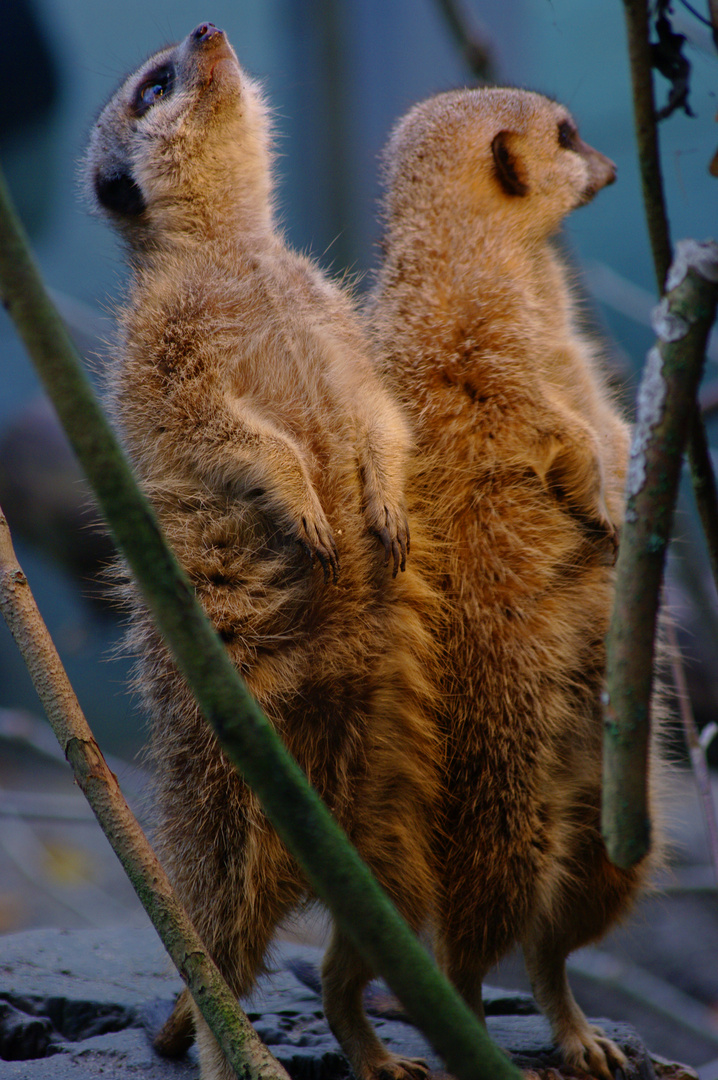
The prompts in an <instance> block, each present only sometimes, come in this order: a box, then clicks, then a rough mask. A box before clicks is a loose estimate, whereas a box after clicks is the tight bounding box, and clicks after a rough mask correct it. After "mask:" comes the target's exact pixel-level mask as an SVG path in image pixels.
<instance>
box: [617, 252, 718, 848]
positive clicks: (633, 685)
mask: <svg viewBox="0 0 718 1080" xmlns="http://www.w3.org/2000/svg"><path fill="white" fill-rule="evenodd" d="M676 252H677V253H676V259H675V261H674V263H673V265H672V267H671V269H670V271H669V274H668V278H667V280H666V290H667V291H666V296H665V297H664V299H663V301H662V302H661V305H660V307H659V308H658V309H657V312H656V315H655V317H654V329H655V331H656V334H657V336H658V344H657V345H656V346H654V348H653V349H651V351H650V353H649V354H648V359H647V362H646V367H645V371H644V374H643V378H642V380H641V385H640V388H639V392H638V417H637V421H636V428H635V432H634V436H633V444H632V446H631V458H630V465H629V472H628V482H627V491H626V493H627V506H626V522H625V525H624V528H623V533H622V536H621V545H620V550H619V556H618V565H617V568H616V599H615V603H614V609H613V616H612V620H611V627H610V630H609V635H608V639H607V672H606V679H607V689H606V700H605V707H606V712H605V725H606V730H605V739H604V777H603V782H604V801H603V821H602V828H603V835H604V838H605V840H606V845H607V848H608V854H609V857H610V858H611V860H612V861H613V862H614V863H616V865H618V866H623V867H630V866H633V865H634V864H635V863H637V862H638V861H639V859H641V858H642V856H643V855H644V854H645V853H646V851H647V850H648V845H649V842H650V837H649V828H650V826H649V822H648V808H647V776H646V761H647V752H648V740H649V737H650V724H649V713H650V698H651V686H652V672H653V649H654V637H655V631H656V617H657V613H658V602H659V595H660V587H661V579H662V575H663V564H664V560H665V554H666V547H667V545H668V541H669V539H670V535H671V526H672V522H673V508H674V505H675V499H676V492H677V488H678V478H679V473H680V467H681V460H682V456H683V449H684V446H685V442H686V438H687V435H688V429H689V425H690V422H691V417H692V415H693V410H694V406H695V401H696V394H697V390H698V384H699V381H700V377H701V373H702V370H703V359H704V355H705V346H706V340H707V338H708V333H709V331H710V328H711V325H712V323H713V320H714V318H715V312H716V303H717V302H718V245H716V244H715V243H713V242H712V241H711V242H708V243H705V244H697V243H695V242H694V241H691V240H684V241H682V242H680V243H679V244H678V245H677V249H676Z"/></svg>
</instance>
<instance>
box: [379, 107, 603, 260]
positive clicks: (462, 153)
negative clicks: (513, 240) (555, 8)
mask: <svg viewBox="0 0 718 1080" xmlns="http://www.w3.org/2000/svg"><path fill="white" fill-rule="evenodd" d="M385 166H386V176H387V180H388V197H387V210H388V218H389V220H390V221H391V217H392V213H397V212H398V213H402V212H404V213H405V212H406V211H407V209H408V208H409V207H410V206H411V203H412V201H415V200H416V199H417V198H418V199H419V200H421V201H425V202H426V204H427V205H429V203H431V202H434V203H436V201H437V200H438V203H439V205H441V204H442V203H444V204H447V200H448V205H450V206H451V207H452V208H453V210H452V212H453V214H454V216H455V218H456V220H457V222H461V223H462V227H464V228H470V225H471V222H472V220H475V219H483V220H486V219H490V220H491V221H492V222H500V221H502V220H505V221H506V223H507V225H508V227H509V228H510V229H511V230H512V231H513V233H514V234H519V235H524V236H525V237H527V238H535V239H541V238H545V237H547V236H549V235H550V234H551V233H553V232H555V231H556V230H557V229H558V227H559V225H560V223H561V221H562V220H563V218H564V217H565V216H566V214H568V213H570V211H571V210H574V209H575V208H576V207H577V206H581V205H582V204H584V203H586V202H589V201H590V200H591V199H592V198H593V196H594V195H595V194H596V192H598V191H599V190H600V189H601V188H602V187H605V186H606V185H607V184H611V183H613V181H614V180H615V177H616V169H615V166H614V164H613V162H612V161H610V160H609V159H608V158H607V157H604V155H603V154H600V153H599V152H598V151H597V150H594V149H593V148H592V147H590V146H588V145H587V144H586V143H585V142H583V141H582V139H581V138H580V137H579V134H578V130H577V127H576V124H575V122H574V120H573V119H572V117H571V115H570V113H569V112H568V111H567V110H566V109H565V108H564V107H563V106H562V105H559V104H557V103H556V102H554V101H551V100H549V99H548V98H545V97H543V96H542V95H540V94H535V93H532V92H530V91H527V90H513V89H494V88H486V89H478V90H459V91H453V92H449V93H446V94H440V95H438V96H437V97H435V98H431V99H429V100H428V101H425V102H423V103H421V104H420V105H418V106H416V107H415V108H414V109H412V110H411V111H410V112H409V113H408V114H407V116H405V117H404V119H403V120H401V121H400V122H399V124H398V126H397V127H396V128H395V130H394V132H393V135H392V137H391V139H390V141H389V144H388V147H387V150H386V152H385Z"/></svg>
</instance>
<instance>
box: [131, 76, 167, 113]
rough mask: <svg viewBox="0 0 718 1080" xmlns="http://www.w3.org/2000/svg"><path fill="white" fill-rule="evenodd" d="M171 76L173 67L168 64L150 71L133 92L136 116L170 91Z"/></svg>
mask: <svg viewBox="0 0 718 1080" xmlns="http://www.w3.org/2000/svg"><path fill="white" fill-rule="evenodd" d="M173 78H174V69H173V68H172V67H171V66H170V65H167V66H165V67H161V68H157V70H156V71H153V72H152V75H151V77H150V78H149V79H146V80H145V81H144V82H143V83H142V85H141V86H140V87H139V89H138V90H137V93H136V94H135V103H134V104H135V112H136V114H137V116H142V114H143V113H145V112H147V110H148V109H150V108H152V106H153V105H154V104H155V102H156V101H159V99H160V98H162V97H166V96H167V94H169V93H170V91H171V90H172V82H173Z"/></svg>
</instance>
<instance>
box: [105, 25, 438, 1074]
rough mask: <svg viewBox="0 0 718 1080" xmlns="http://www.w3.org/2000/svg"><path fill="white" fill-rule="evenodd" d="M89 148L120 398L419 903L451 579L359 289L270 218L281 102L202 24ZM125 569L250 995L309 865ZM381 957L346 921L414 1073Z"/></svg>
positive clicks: (169, 504)
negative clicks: (422, 562) (432, 537)
mask: <svg viewBox="0 0 718 1080" xmlns="http://www.w3.org/2000/svg"><path fill="white" fill-rule="evenodd" d="M84 171H85V181H86V188H87V191H88V193H89V195H90V198H91V199H92V200H93V201H94V204H95V206H96V208H97V210H98V211H99V212H100V213H102V214H104V215H105V216H106V217H107V218H108V219H109V220H110V222H111V223H112V224H113V225H115V226H116V227H117V228H118V229H119V231H120V233H121V235H122V237H123V238H124V240H125V241H126V244H127V247H128V249H129V262H130V267H131V271H132V274H131V280H130V284H129V288H128V292H127V298H126V301H125V303H124V306H123V307H122V309H121V310H120V312H119V340H118V344H117V347H116V352H115V355H114V357H113V361H112V363H111V365H110V373H109V399H110V404H111V409H112V413H113V416H114V418H115V421H116V423H117V425H118V428H119V429H120V432H121V434H122V438H123V440H124V444H125V446H126V448H127V450H128V452H129V455H130V457H131V459H132V461H133V463H134V466H135V469H136V471H137V474H138V476H139V478H140V481H141V483H142V486H143V488H144V490H145V491H146V492H147V494H148V495H149V497H150V498H151V500H152V502H153V504H154V506H155V509H156V512H157V514H158V517H159V520H160V523H161V525H162V527H163V528H164V530H165V531H166V534H167V536H168V538H169V540H170V542H171V544H172V545H173V547H174V549H175V551H176V553H177V555H178V557H179V559H180V562H181V563H182V565H183V567H184V569H185V571H186V572H187V574H188V575H189V577H190V580H191V582H192V584H193V586H194V588H195V590H196V593H197V596H198V598H199V599H200V601H201V603H202V604H203V606H204V608H205V611H206V612H207V614H208V615H209V617H210V618H211V620H212V622H213V623H214V626H215V627H216V629H217V631H218V633H219V634H220V635H221V637H222V639H223V640H224V642H225V645H226V648H227V650H228V652H229V654H230V656H231V658H232V660H233V662H234V664H235V666H236V667H237V669H238V670H239V671H240V672H241V674H242V675H243V676H244V678H245V679H246V681H247V683H248V685H249V687H250V689H251V691H252V693H253V694H254V695H255V697H256V698H257V700H258V701H259V703H260V705H261V706H262V708H263V709H264V711H265V713H266V714H267V716H268V717H269V718H270V720H271V722H272V723H273V724H274V726H275V727H276V729H277V731H278V732H279V733H280V734H281V736H282V738H283V739H284V741H285V743H286V745H287V747H288V749H289V751H290V752H291V753H292V754H293V755H294V757H295V758H296V759H297V761H298V762H299V764H300V765H301V766H302V768H303V769H304V771H305V773H306V775H307V777H308V779H309V780H310V782H311V783H312V784H313V785H314V787H315V788H316V789H317V791H318V792H319V794H320V795H321V796H322V798H323V799H324V800H325V801H326V802H327V804H328V805H329V807H330V808H331V810H332V811H333V813H334V814H335V816H336V818H337V819H338V821H339V822H340V823H341V824H342V825H343V826H344V828H345V829H346V830H347V832H348V834H349V836H350V838H351V839H352V840H353V841H354V843H355V844H356V846H357V847H358V848H359V851H360V852H361V854H362V855H363V857H364V858H365V860H366V861H367V862H368V863H369V865H370V866H371V867H372V869H373V870H374V872H375V873H376V875H377V877H378V878H379V880H380V881H381V882H382V884H383V885H384V887H385V889H386V890H387V892H388V893H389V894H390V895H391V897H392V898H393V899H394V901H395V902H396V904H397V905H398V907H399V908H400V910H401V911H402V912H403V914H404V915H405V917H406V918H407V919H408V921H409V922H410V924H411V925H412V926H414V927H416V928H418V927H419V926H420V925H421V924H422V922H423V921H424V919H425V917H426V913H427V910H428V909H429V907H430V905H431V901H432V889H433V877H432V872H431V869H430V865H429V842H430V841H429V817H430V814H431V808H432V806H433V804H434V802H435V799H436V788H437V754H438V749H437V748H438V745H439V744H438V739H437V736H436V732H435V730H434V726H433V721H432V706H433V697H434V692H435V691H434V685H433V683H432V675H431V673H432V671H433V670H434V667H435V664H436V657H435V646H434V644H433V638H432V635H431V634H430V633H429V630H428V629H427V626H428V624H429V623H430V621H431V618H432V615H431V612H432V610H433V608H432V605H433V603H434V599H433V596H432V594H431V591H430V589H429V588H428V586H427V585H426V584H425V583H424V582H423V581H422V580H421V579H420V577H419V576H418V574H417V573H416V571H415V570H413V569H412V566H411V563H410V566H409V568H408V570H407V572H406V573H403V574H399V575H398V576H397V569H398V568H399V567H401V569H402V570H403V569H404V564H405V558H406V553H407V551H408V548H409V534H408V529H407V526H406V520H405V516H404V510H403V491H402V487H403V473H404V463H405V459H406V456H407V450H408V445H409V439H408V434H407V429H406V426H405V423H404V421H403V420H402V418H401V414H400V413H399V411H398V409H397V407H396V405H394V404H393V403H392V400H391V399H390V398H389V396H388V394H387V392H386V391H385V390H384V389H383V388H382V386H381V385H380V383H379V380H378V376H377V374H376V372H375V369H374V367H373V365H372V361H371V358H370V355H369V351H368V344H367V341H366V340H365V338H364V336H363V333H362V330H361V329H360V325H359V322H358V319H357V316H356V313H355V311H354V308H353V306H352V303H351V301H350V300H349V299H348V297H347V296H346V294H344V293H342V292H341V291H340V290H339V288H338V287H337V286H336V285H335V284H333V283H332V282H330V281H329V280H327V278H326V277H324V276H323V275H322V274H321V272H320V271H319V270H318V268H317V267H316V266H315V265H314V264H313V263H312V262H311V261H309V260H308V259H306V258H304V257H301V256H299V255H297V254H295V253H294V252H292V251H290V250H289V249H288V248H287V246H286V244H285V243H284V240H283V238H282V235H281V233H280V232H279V231H278V229H277V227H276V225H275V224H274V219H273V206H272V183H271V148H270V132H269V121H268V110H267V106H266V104H265V102H264V99H263V96H262V94H261V92H260V90H259V88H258V86H257V85H256V83H255V82H253V81H252V80H251V79H250V78H248V76H247V75H246V73H245V72H244V71H243V70H242V68H241V67H240V65H239V63H238V61H237V58H236V56H235V53H234V52H233V50H232V48H231V47H230V45H229V43H228V42H227V39H226V36H225V35H224V33H223V32H222V31H221V30H218V29H217V28H216V27H214V26H213V25H211V24H209V23H205V24H202V25H201V26H198V27H197V28H196V29H195V30H194V31H193V32H192V33H191V34H189V36H188V37H187V38H185V40H184V41H182V42H181V43H180V44H179V45H176V46H173V47H169V48H166V49H163V50H162V51H160V52H158V53H156V54H155V55H154V56H152V57H151V58H150V59H149V60H147V61H146V63H144V64H143V65H142V67H140V69H139V70H138V71H137V72H135V73H134V74H133V75H130V76H129V77H128V78H127V79H126V80H125V82H124V83H123V84H122V85H121V87H120V88H119V90H118V91H117V92H116V93H115V94H114V95H113V97H112V98H111V100H110V101H109V103H108V104H107V106H106V107H105V109H104V110H103V112H102V113H101V114H100V116H99V118H98V120H97V122H96V124H95V127H94V129H93V131H92V135H91V140H90V145H89V149H88V152H87V156H86V161H85V170H84ZM375 534H376V535H375ZM377 536H378V537H379V539H380V541H381V542H382V543H383V545H384V548H385V550H386V559H387V560H389V559H390V560H391V561H392V563H393V571H394V576H393V577H392V574H391V572H390V568H388V567H387V566H386V565H385V559H384V558H383V557H382V551H381V547H380V545H379V543H378V542H377V538H376V537H377ZM414 543H415V548H416V550H417V551H418V552H419V553H420V552H421V550H422V547H423V540H422V537H421V536H420V535H418V534H417V535H416V536H415V538H414ZM307 555H309V559H308V558H307ZM314 557H316V559H318V560H319V562H320V563H321V565H322V568H323V570H324V575H322V574H321V573H319V572H318V570H317V568H316V567H314V568H313V567H312V565H311V563H312V561H313V559H314ZM340 562H341V569H340ZM329 578H333V579H334V581H335V583H331V582H330V581H328V580H327V579H329ZM125 592H126V595H127V598H128V600H129V603H130V609H131V613H132V618H131V626H130V630H129V648H130V649H131V651H132V652H133V653H134V654H135V655H136V657H137V660H136V672H135V683H136V686H137V688H138V690H139V692H140V694H141V696H142V700H143V702H144V704H145V706H146V708H147V710H148V712H149V713H150V716H151V719H152V724H153V732H152V754H153V758H154V763H155V765H156V770H157V790H158V802H159V810H160V821H159V826H158V838H159V843H160V848H161V852H162V854H163V856H164V858H165V860H166V862H167V866H168V870H169V873H170V876H171V878H172V880H173V882H174V884H175V887H176V889H177V892H178V894H179V896H180V898H181V900H182V901H183V903H184V904H185V905H186V907H187V909H188V911H189V914H190V916H191V918H192V921H193V922H194V924H195V926H196V927H197V930H198V931H199V933H200V935H201V936H202V938H203V940H204V941H205V943H206V945H207V947H208V949H209V951H210V952H211V954H212V956H213V958H214V959H215V961H216V962H217V964H218V965H219V967H220V969H221V970H222V972H223V974H224V975H225V977H226V978H227V980H228V981H229V983H230V985H231V987H232V988H233V990H234V991H235V992H236V993H237V994H238V995H239V996H242V995H244V994H246V993H247V992H248V991H249V990H250V989H251V987H252V984H253V981H254V979H255V977H256V975H257V974H258V973H259V972H260V971H261V970H262V967H263V962H264V958H265V955H266V953H267V949H268V946H269V944H270V941H271V938H272V935H273V932H274V930H275V928H276V926H277V923H278V922H279V920H280V919H281V918H282V917H283V916H285V915H287V913H289V912H290V911H291V910H292V909H293V908H295V907H296V906H297V905H298V904H300V903H302V902H303V901H304V900H305V899H306V898H307V894H308V887H307V884H306V882H305V880H304V878H303V876H302V873H301V871H300V870H299V868H298V866H297V865H296V863H295V862H294V860H293V859H292V858H291V856H290V855H289V854H288V852H287V851H286V849H285V848H284V847H283V845H282V843H281V842H280V840H279V839H278V837H277V835H276V834H275V832H274V830H273V829H272V828H271V827H270V826H269V825H268V823H267V821H266V819H265V818H264V815H263V813H262V810H261V808H260V806H259V805H258V802H257V800H256V798H255V797H254V796H253V795H252V793H251V792H250V791H249V790H248V789H247V788H246V786H245V785H244V783H243V782H242V780H241V779H240V778H239V777H238V775H237V774H236V773H235V771H234V769H233V768H232V766H231V765H229V764H228V763H227V761H226V759H225V758H224V756H223V754H222V753H221V751H220V749H219V747H218V745H217V743H216V740H215V738H214V735H213V734H212V733H211V731H210V729H209V728H208V727H207V725H206V724H205V722H204V720H203V719H202V717H201V716H200V715H199V713H198V710H197V707H196V705H195V704H194V701H193V700H192V697H191V695H190V693H189V691H188V689H187V687H186V686H185V684H184V681H183V680H182V678H181V677H180V675H179V674H178V672H177V670H176V669H175V667H174V664H173V662H172V660H171V657H170V656H169V654H168V652H167V650H166V648H165V646H164V644H163V643H162V641H161V639H160V638H159V636H158V634H157V632H156V630H155V629H154V627H153V625H152V622H151V620H150V618H149V616H148V614H147V612H146V611H145V609H144V607H143V605H142V603H141V601H140V599H139V598H138V596H137V595H136V593H135V592H134V591H133V589H132V587H131V586H130V585H129V584H127V585H126V586H125ZM371 974H372V972H370V971H369V969H368V968H367V966H366V964H365V962H364V961H363V960H362V959H361V958H360V956H359V955H358V954H357V952H356V950H355V949H354V948H353V947H352V946H351V945H350V944H349V943H348V942H346V941H345V940H344V939H343V936H342V934H341V933H340V932H339V931H337V930H335V932H334V936H333V939H332V943H331V945H330V947H329V950H328V954H327V958H326V960H325V968H324V982H325V1002H326V1012H327V1017H328V1019H329V1022H330V1024H331V1026H332V1028H333V1029H334V1031H335V1033H336V1034H337V1037H338V1038H339V1041H340V1043H341V1044H342V1046H343V1047H344V1049H345V1051H346V1053H347V1055H348V1057H349V1059H350V1062H351V1065H352V1068H353V1069H354V1072H355V1074H356V1075H357V1077H358V1078H359V1080H377V1078H379V1077H382V1078H383V1077H396V1078H403V1077H405V1076H409V1075H411V1074H412V1073H414V1072H417V1071H418V1072H421V1071H422V1070H421V1068H420V1066H418V1065H416V1064H415V1063H413V1062H411V1061H408V1060H402V1059H398V1058H395V1057H393V1056H392V1055H390V1054H389V1053H388V1051H387V1050H386V1048H385V1047H384V1046H383V1044H382V1043H381V1042H380V1041H379V1040H378V1038H377V1036H376V1034H375V1033H374V1031H373V1028H371V1026H370V1025H369V1023H368V1021H367V1018H366V1016H365V1015H364V1012H363V1009H362V1005H361V990H362V988H363V985H364V984H365V983H366V981H367V980H368V978H369V977H370V975H371ZM195 1022H196V1026H197V1037H198V1042H199V1049H200V1060H201V1075H202V1080H220V1078H229V1077H230V1076H231V1075H233V1074H232V1073H231V1072H230V1070H229V1067H228V1065H227V1062H226V1059H225V1058H224V1056H223V1055H222V1054H221V1052H220V1050H219V1048H218V1046H217V1044H216V1042H215V1040H214V1038H213V1037H212V1035H211V1033H210V1031H209V1029H208V1028H207V1026H206V1024H205V1023H204V1021H203V1020H202V1018H201V1016H200V1015H199V1013H198V1012H197V1011H196V1010H195Z"/></svg>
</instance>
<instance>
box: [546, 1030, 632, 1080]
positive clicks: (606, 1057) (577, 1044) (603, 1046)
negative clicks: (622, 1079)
mask: <svg viewBox="0 0 718 1080" xmlns="http://www.w3.org/2000/svg"><path fill="white" fill-rule="evenodd" d="M561 1051H562V1053H563V1056H564V1060H565V1062H566V1064H567V1065H569V1066H570V1067H571V1068H573V1069H581V1070H583V1071H584V1072H587V1073H590V1074H591V1076H595V1077H600V1078H601V1080H614V1077H615V1072H616V1070H617V1069H622V1070H623V1071H624V1072H626V1070H627V1066H628V1059H627V1057H626V1055H625V1054H624V1053H623V1051H622V1050H620V1049H619V1048H618V1047H617V1046H616V1044H615V1043H614V1042H612V1040H611V1039H609V1038H608V1037H607V1036H606V1035H605V1034H604V1033H603V1031H602V1030H601V1028H599V1027H595V1026H594V1025H593V1024H586V1025H585V1026H583V1027H582V1029H581V1030H580V1031H574V1032H571V1033H570V1034H569V1035H567V1036H566V1037H565V1038H564V1039H562V1040H561Z"/></svg>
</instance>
